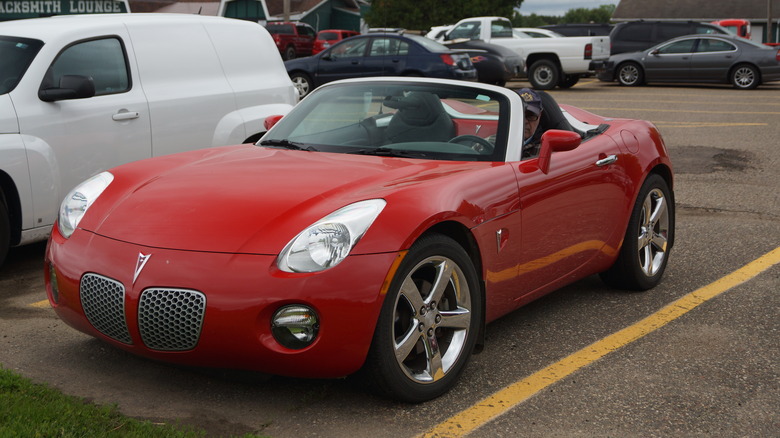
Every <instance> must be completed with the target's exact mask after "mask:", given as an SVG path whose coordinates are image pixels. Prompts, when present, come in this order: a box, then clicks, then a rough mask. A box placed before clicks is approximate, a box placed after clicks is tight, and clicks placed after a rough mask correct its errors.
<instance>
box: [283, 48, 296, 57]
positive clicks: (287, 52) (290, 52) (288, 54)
mask: <svg viewBox="0 0 780 438" xmlns="http://www.w3.org/2000/svg"><path fill="white" fill-rule="evenodd" d="M290 59H295V47H293V46H287V48H286V49H284V60H285V61H287V60H290Z"/></svg>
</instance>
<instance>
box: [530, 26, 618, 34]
mask: <svg viewBox="0 0 780 438" xmlns="http://www.w3.org/2000/svg"><path fill="white" fill-rule="evenodd" d="M539 27H540V28H542V29H548V30H551V31H554V32H557V33H559V34H561V35H564V36H567V37H573V36H607V35H609V33H610V32H611V31H612V28H613V27H614V26H613V25H611V24H609V23H564V24H549V25H546V26H539Z"/></svg>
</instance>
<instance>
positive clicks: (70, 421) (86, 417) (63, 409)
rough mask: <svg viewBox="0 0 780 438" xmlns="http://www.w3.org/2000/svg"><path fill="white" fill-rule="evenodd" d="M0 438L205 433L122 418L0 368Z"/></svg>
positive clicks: (187, 437) (176, 437)
mask: <svg viewBox="0 0 780 438" xmlns="http://www.w3.org/2000/svg"><path fill="white" fill-rule="evenodd" d="M0 436H2V437H6V436H7V437H61V438H71V437H72V438H81V437H84V438H87V437H89V438H91V437H133V438H136V437H137V438H144V437H149V438H160V437H162V438H168V437H171V438H195V437H205V436H207V435H206V432H205V431H200V430H195V429H193V428H191V427H187V426H183V425H170V424H163V425H160V424H154V423H150V422H148V421H139V420H136V419H133V418H129V417H125V416H124V415H122V414H121V413H120V412H119V410H118V409H117V407H116V406H98V405H95V404H92V403H88V402H86V401H84V400H82V399H80V398H78V397H73V396H68V395H64V394H62V393H61V392H59V391H57V390H54V389H51V388H49V387H48V386H46V385H40V384H36V383H33V382H31V381H29V380H27V379H25V378H22V377H21V376H18V375H16V374H14V373H12V372H10V371H8V370H6V369H4V368H2V367H0ZM255 436H256V435H244V437H247V438H248V437H255Z"/></svg>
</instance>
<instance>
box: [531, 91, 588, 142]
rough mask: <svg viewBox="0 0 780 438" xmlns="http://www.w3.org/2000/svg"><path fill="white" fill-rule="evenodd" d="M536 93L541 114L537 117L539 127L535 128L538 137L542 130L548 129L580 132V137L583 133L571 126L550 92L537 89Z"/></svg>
mask: <svg viewBox="0 0 780 438" xmlns="http://www.w3.org/2000/svg"><path fill="white" fill-rule="evenodd" d="M536 93H537V94H538V95H539V99H541V100H542V116H541V117H540V118H539V127H538V128H537V130H536V132H537V133H538V134H539V136H540V137H541V135H542V133H543V132H545V131H547V130H549V129H561V130H563V131H572V132H576V133H578V134H580V137H582V135H583V133H582V132H580V131H578V130H577V129H574V127H572V126H571V123H569V121H568V120H567V119H566V117H565V116H564V115H563V111H561V107H560V106H559V105H558V102H556V101H555V99H554V98H553V97H552V96H551V95H550V94H548V93H546V92H544V91H539V90H537V91H536Z"/></svg>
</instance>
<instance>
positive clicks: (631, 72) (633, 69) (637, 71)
mask: <svg viewBox="0 0 780 438" xmlns="http://www.w3.org/2000/svg"><path fill="white" fill-rule="evenodd" d="M617 77H618V82H620V84H621V85H625V86H628V87H634V86H636V85H642V84H643V83H644V81H645V75H644V73H643V72H642V67H640V66H639V64H637V63H635V62H626V63H625V64H621V65H620V67H618V71H617Z"/></svg>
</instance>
